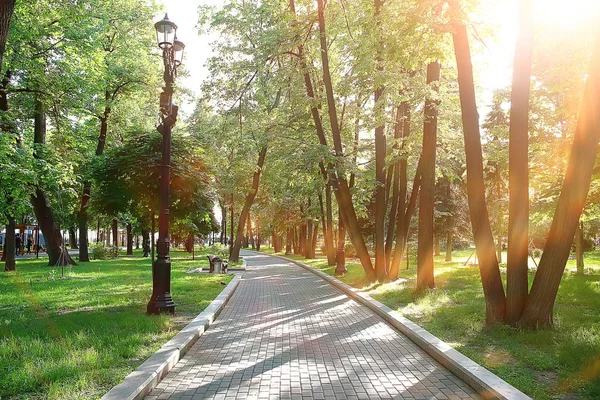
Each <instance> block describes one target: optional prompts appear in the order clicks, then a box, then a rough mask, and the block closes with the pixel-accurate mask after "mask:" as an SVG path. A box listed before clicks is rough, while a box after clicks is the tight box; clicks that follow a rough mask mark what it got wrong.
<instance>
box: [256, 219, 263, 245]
mask: <svg viewBox="0 0 600 400" xmlns="http://www.w3.org/2000/svg"><path fill="white" fill-rule="evenodd" d="M261 241H262V239H261V237H260V225H259V222H258V220H257V222H256V251H260V244H261Z"/></svg>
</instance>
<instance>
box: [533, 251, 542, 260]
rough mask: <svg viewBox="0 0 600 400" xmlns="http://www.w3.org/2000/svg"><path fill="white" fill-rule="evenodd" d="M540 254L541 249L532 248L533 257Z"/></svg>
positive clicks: (538, 256)
mask: <svg viewBox="0 0 600 400" xmlns="http://www.w3.org/2000/svg"><path fill="white" fill-rule="evenodd" d="M541 256H542V250H541V249H534V250H533V257H534V258H540V257H541Z"/></svg>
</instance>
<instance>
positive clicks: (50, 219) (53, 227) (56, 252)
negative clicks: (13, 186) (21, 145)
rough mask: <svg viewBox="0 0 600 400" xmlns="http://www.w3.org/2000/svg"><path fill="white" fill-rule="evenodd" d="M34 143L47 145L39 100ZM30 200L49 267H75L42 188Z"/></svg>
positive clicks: (35, 118)
mask: <svg viewBox="0 0 600 400" xmlns="http://www.w3.org/2000/svg"><path fill="white" fill-rule="evenodd" d="M33 142H34V144H36V145H38V146H39V147H44V146H45V145H46V114H45V112H44V105H43V103H42V102H41V100H40V99H37V98H36V101H35V116H34V136H33ZM34 157H35V158H38V159H39V158H41V156H40V154H39V153H38V152H37V151H35V152H34ZM30 200H31V204H32V206H33V210H34V212H35V216H36V218H37V220H38V225H39V226H40V229H41V230H42V233H43V234H44V240H45V241H46V250H47V252H48V258H49V260H48V265H50V266H64V265H75V261H73V259H72V258H71V256H70V255H69V253H68V251H67V249H66V247H65V244H64V239H63V237H62V234H61V233H60V230H59V229H58V225H57V224H56V220H55V218H54V213H53V212H52V208H51V207H50V201H49V200H48V197H47V196H46V193H45V192H44V190H43V189H42V188H41V187H40V186H37V187H36V190H35V194H32V195H31V196H30ZM86 236H87V231H86Z"/></svg>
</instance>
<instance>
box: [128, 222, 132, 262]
mask: <svg viewBox="0 0 600 400" xmlns="http://www.w3.org/2000/svg"><path fill="white" fill-rule="evenodd" d="M132 232H133V227H132V226H131V223H128V224H127V255H128V256H132V255H133V233H132Z"/></svg>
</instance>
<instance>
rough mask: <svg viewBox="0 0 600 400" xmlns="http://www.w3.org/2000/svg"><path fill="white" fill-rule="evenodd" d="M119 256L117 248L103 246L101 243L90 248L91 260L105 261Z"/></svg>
mask: <svg viewBox="0 0 600 400" xmlns="http://www.w3.org/2000/svg"><path fill="white" fill-rule="evenodd" d="M118 256H119V248H118V247H111V246H104V245H103V244H102V243H96V244H95V245H94V247H92V258H93V259H94V260H107V259H112V258H117V257H118Z"/></svg>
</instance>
